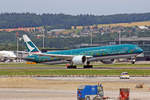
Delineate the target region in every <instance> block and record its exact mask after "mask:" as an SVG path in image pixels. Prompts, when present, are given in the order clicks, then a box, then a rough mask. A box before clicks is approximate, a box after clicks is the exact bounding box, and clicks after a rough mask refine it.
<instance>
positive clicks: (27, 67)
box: [0, 65, 150, 69]
mask: <svg viewBox="0 0 150 100" xmlns="http://www.w3.org/2000/svg"><path fill="white" fill-rule="evenodd" d="M55 66H56V65H54V67H29V66H28V67H22V66H21V67H0V69H67V68H66V67H55ZM77 69H83V68H82V67H79V68H77ZM93 69H150V67H94V68H93Z"/></svg>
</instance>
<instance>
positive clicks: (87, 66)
mask: <svg viewBox="0 0 150 100" xmlns="http://www.w3.org/2000/svg"><path fill="white" fill-rule="evenodd" d="M83 68H93V65H84V66H83Z"/></svg>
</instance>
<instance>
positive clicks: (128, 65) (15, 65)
mask: <svg viewBox="0 0 150 100" xmlns="http://www.w3.org/2000/svg"><path fill="white" fill-rule="evenodd" d="M0 67H65V64H61V65H46V64H24V63H22V64H16V63H10V64H8V63H6V64H5V63H1V64H0ZM78 67H82V65H78ZM94 67H150V64H99V65H94Z"/></svg>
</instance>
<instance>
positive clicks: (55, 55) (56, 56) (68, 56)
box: [37, 53, 93, 60]
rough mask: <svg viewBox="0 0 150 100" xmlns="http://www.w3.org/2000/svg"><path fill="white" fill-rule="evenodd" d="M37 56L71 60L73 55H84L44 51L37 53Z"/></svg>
mask: <svg viewBox="0 0 150 100" xmlns="http://www.w3.org/2000/svg"><path fill="white" fill-rule="evenodd" d="M37 55H39V56H49V57H55V58H60V59H65V60H71V59H72V58H73V57H75V56H84V55H61V54H46V53H37ZM92 57H93V56H86V58H92Z"/></svg>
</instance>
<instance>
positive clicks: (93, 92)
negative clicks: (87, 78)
mask: <svg viewBox="0 0 150 100" xmlns="http://www.w3.org/2000/svg"><path fill="white" fill-rule="evenodd" d="M103 98H104V91H103V86H102V84H98V85H82V86H79V88H78V89H77V100H103Z"/></svg>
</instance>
